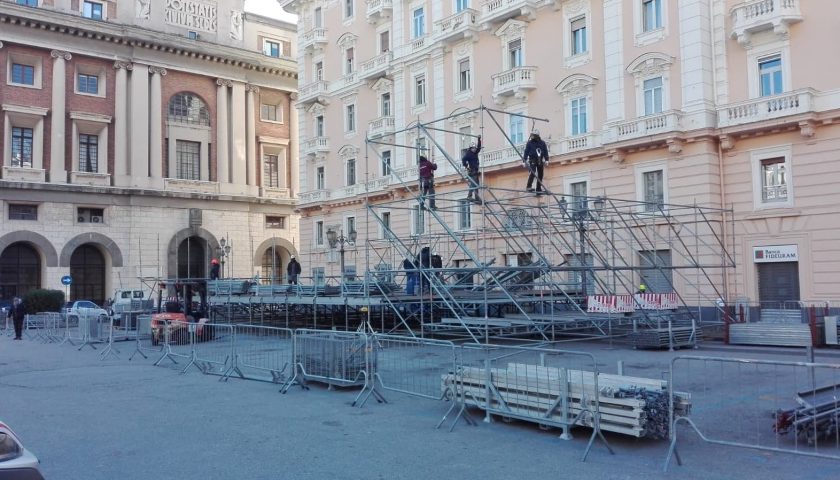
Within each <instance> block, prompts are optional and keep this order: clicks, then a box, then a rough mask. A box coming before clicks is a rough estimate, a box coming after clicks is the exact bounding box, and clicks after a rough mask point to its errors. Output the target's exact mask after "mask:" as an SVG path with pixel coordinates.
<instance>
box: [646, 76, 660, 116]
mask: <svg viewBox="0 0 840 480" xmlns="http://www.w3.org/2000/svg"><path fill="white" fill-rule="evenodd" d="M644 96H645V115H655V114H657V113H662V77H656V78H650V79H648V80H645V83H644Z"/></svg>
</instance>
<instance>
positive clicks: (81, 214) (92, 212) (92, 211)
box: [76, 207, 105, 223]
mask: <svg viewBox="0 0 840 480" xmlns="http://www.w3.org/2000/svg"><path fill="white" fill-rule="evenodd" d="M76 222H78V223H105V209H102V208H88V207H79V208H77V209H76Z"/></svg>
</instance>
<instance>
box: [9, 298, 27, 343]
mask: <svg viewBox="0 0 840 480" xmlns="http://www.w3.org/2000/svg"><path fill="white" fill-rule="evenodd" d="M6 315H7V316H8V317H10V318H11V319H12V322H13V323H14V325H15V340H23V319H24V318H25V317H26V305H24V303H23V302H22V301H21V299H20V298H18V297H15V299H14V300H13V301H12V308H10V309H9V313H7V314H6Z"/></svg>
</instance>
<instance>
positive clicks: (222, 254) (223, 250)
mask: <svg viewBox="0 0 840 480" xmlns="http://www.w3.org/2000/svg"><path fill="white" fill-rule="evenodd" d="M230 244H231V242H228V240H227V238H226V237H222V239H221V240H219V260H220V261H221V263H222V273H221V275H219V276H220V277H224V276H225V261H226V260H227V258H228V256H229V255H230V249H231V245H230Z"/></svg>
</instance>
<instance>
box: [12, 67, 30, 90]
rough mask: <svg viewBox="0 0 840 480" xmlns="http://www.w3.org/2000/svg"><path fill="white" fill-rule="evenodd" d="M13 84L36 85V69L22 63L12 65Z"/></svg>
mask: <svg viewBox="0 0 840 480" xmlns="http://www.w3.org/2000/svg"><path fill="white" fill-rule="evenodd" d="M12 83H17V84H19V85H35V67H33V66H32V65H24V64H22V63H13V64H12Z"/></svg>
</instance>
